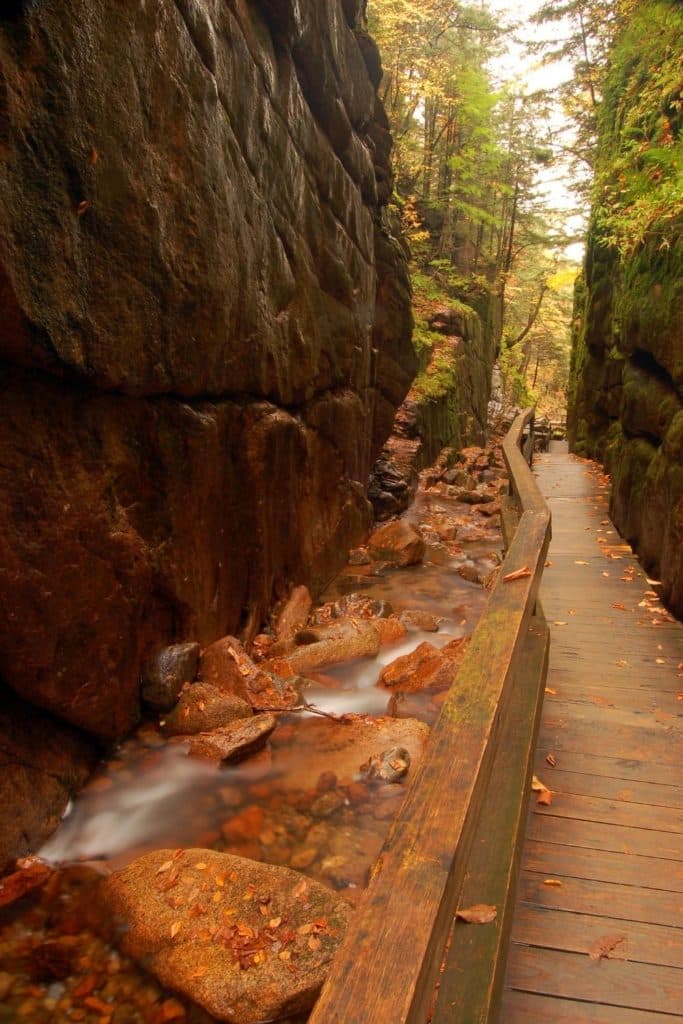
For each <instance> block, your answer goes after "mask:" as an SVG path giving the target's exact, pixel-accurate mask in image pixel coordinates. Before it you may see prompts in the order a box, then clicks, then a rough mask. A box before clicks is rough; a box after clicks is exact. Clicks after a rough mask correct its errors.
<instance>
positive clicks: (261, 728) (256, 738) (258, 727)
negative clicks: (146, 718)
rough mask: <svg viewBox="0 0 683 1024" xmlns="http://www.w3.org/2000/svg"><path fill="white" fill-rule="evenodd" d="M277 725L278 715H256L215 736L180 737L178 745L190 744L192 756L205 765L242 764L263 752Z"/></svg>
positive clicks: (220, 730)
mask: <svg viewBox="0 0 683 1024" xmlns="http://www.w3.org/2000/svg"><path fill="white" fill-rule="evenodd" d="M276 725H277V718H276V717H275V715H253V716H252V717H251V718H245V719H239V720H237V721H234V722H230V723H229V724H228V725H224V726H223V727H222V728H221V729H214V730H213V731H212V732H199V733H196V734H195V735H191V736H176V737H174V742H176V743H187V745H188V754H190V756H191V757H198V758H201V759H202V760H205V761H215V762H216V763H218V764H220V763H222V762H228V761H242V760H243V759H244V758H245V757H247V756H248V755H249V754H253V753H254V751H256V750H260V749H261V747H262V746H264V744H265V742H266V740H267V739H268V737H269V736H270V734H271V732H272V731H273V730H274V728H275V726H276Z"/></svg>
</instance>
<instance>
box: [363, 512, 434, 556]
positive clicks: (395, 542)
mask: <svg viewBox="0 0 683 1024" xmlns="http://www.w3.org/2000/svg"><path fill="white" fill-rule="evenodd" d="M425 550H426V548H425V542H424V539H423V537H422V534H421V533H420V531H419V529H418V528H417V526H414V525H413V524H412V523H408V522H406V521H405V519H395V520H394V521H393V522H391V523H386V525H384V526H380V527H378V528H377V529H376V530H375V532H374V533H373V534H372V536H371V537H370V539H369V541H368V551H369V552H370V554H371V555H372V557H373V558H374V559H375V560H377V561H383V562H390V563H391V564H392V565H398V566H407V565H416V564H417V563H418V562H421V561H422V559H423V558H424V554H425Z"/></svg>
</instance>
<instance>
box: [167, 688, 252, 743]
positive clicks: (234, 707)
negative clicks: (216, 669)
mask: <svg viewBox="0 0 683 1024" xmlns="http://www.w3.org/2000/svg"><path fill="white" fill-rule="evenodd" d="M252 714H253V710H252V706H251V704H249V703H248V702H247V701H246V700H242V698H241V697H236V696H235V694H234V693H227V692H226V691H225V690H219V689H218V687H217V686H212V685H211V684H210V683H192V684H191V685H189V686H185V687H184V689H183V691H182V693H181V694H180V699H179V701H178V703H177V705H176V707H175V708H174V709H173V711H171V712H169V713H168V714H167V715H166V716H165V717H164V720H163V722H162V725H161V730H162V732H164V733H165V734H166V735H167V736H179V735H184V736H187V735H189V734H193V733H198V732H211V731H213V730H214V729H220V728H221V727H222V726H224V725H228V724H229V723H230V722H234V721H235V720H236V719H238V718H250V717H251V715H252Z"/></svg>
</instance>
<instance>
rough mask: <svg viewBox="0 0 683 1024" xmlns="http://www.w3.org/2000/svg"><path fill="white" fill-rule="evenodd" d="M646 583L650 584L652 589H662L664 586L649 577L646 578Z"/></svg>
mask: <svg viewBox="0 0 683 1024" xmlns="http://www.w3.org/2000/svg"><path fill="white" fill-rule="evenodd" d="M645 582H646V583H648V584H649V585H650V586H651V587H660V586H661V585H662V581H661V580H651V579H650V578H649V577H648V576H646V577H645Z"/></svg>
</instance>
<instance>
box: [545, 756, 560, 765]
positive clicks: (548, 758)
mask: <svg viewBox="0 0 683 1024" xmlns="http://www.w3.org/2000/svg"><path fill="white" fill-rule="evenodd" d="M545 763H546V764H549V765H550V767H551V768H554V767H555V765H556V764H557V761H556V760H555V755H554V754H546V755H545Z"/></svg>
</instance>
